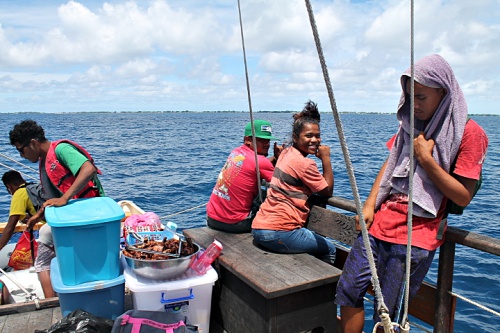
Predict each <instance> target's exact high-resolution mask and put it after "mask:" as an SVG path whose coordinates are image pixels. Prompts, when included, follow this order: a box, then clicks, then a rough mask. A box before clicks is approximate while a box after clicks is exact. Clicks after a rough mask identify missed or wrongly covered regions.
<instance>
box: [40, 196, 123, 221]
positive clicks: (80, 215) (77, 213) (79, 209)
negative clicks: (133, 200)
mask: <svg viewBox="0 0 500 333" xmlns="http://www.w3.org/2000/svg"><path fill="white" fill-rule="evenodd" d="M123 217H125V213H124V212H123V209H122V208H121V207H120V205H118V204H117V203H116V202H115V201H114V200H113V199H111V198H109V197H96V198H87V199H74V200H70V201H69V202H68V204H67V205H66V206H62V207H47V208H45V221H47V223H48V224H49V225H50V226H51V227H71V226H81V225H89V224H97V223H103V222H112V221H117V220H121V219H122V218H123Z"/></svg>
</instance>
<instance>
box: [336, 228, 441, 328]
mask: <svg viewBox="0 0 500 333" xmlns="http://www.w3.org/2000/svg"><path fill="white" fill-rule="evenodd" d="M369 238H370V246H371V248H372V252H373V257H374V260H375V266H376V267H377V275H378V279H379V283H380V288H381V291H382V296H383V298H384V303H385V305H386V306H387V308H388V310H389V314H390V316H391V320H392V321H393V322H396V321H399V319H400V318H399V317H400V315H402V311H403V308H402V306H403V299H404V292H405V291H404V290H405V289H404V288H405V272H406V271H405V267H406V245H397V244H392V243H388V242H384V241H381V240H378V239H376V238H374V237H372V236H369ZM435 253H436V251H428V250H424V249H421V248H418V247H412V250H411V268H410V274H411V279H410V300H411V299H412V298H413V296H415V294H416V293H417V291H418V289H419V288H420V284H421V283H422V281H423V280H424V278H425V275H426V274H427V271H428V270H429V267H430V266H431V264H432V260H433V258H434V254H435ZM371 277H372V274H371V271H370V266H369V262H368V258H367V256H366V252H365V249H364V245H363V238H362V235H361V234H360V235H359V236H358V238H357V239H356V240H355V241H354V244H353V246H352V248H351V252H350V253H349V256H348V257H347V260H346V262H345V265H344V268H343V270H342V275H341V277H340V280H339V282H338V285H337V295H336V298H335V303H336V304H338V305H340V306H349V307H354V308H361V307H363V306H364V301H363V297H364V296H365V294H366V290H367V289H368V287H369V286H370V284H371ZM377 307H378V302H377V299H376V297H375V305H374V309H377ZM400 312H401V313H400ZM373 320H374V321H375V322H378V321H380V319H379V316H378V314H377V313H376V311H374V315H373Z"/></svg>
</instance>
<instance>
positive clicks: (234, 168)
mask: <svg viewBox="0 0 500 333" xmlns="http://www.w3.org/2000/svg"><path fill="white" fill-rule="evenodd" d="M244 161H245V155H244V154H241V153H240V154H235V153H231V154H230V155H229V157H228V159H227V161H226V164H224V167H223V168H222V170H221V172H220V173H219V177H217V183H216V184H215V187H214V189H213V191H212V192H213V194H215V195H217V196H218V197H220V198H223V199H225V200H228V201H231V197H230V196H229V194H228V191H229V188H230V187H231V184H232V183H233V181H234V179H235V178H236V177H237V176H238V174H239V173H240V171H241V167H242V166H243V162H244Z"/></svg>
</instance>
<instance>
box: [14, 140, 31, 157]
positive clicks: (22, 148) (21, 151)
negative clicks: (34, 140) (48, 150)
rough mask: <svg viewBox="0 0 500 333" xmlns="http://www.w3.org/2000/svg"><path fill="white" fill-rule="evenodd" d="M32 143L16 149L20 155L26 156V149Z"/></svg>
mask: <svg viewBox="0 0 500 333" xmlns="http://www.w3.org/2000/svg"><path fill="white" fill-rule="evenodd" d="M30 143H31V141H30V142H28V143H27V144H25V145H23V146H21V147H16V149H17V151H18V152H19V154H24V148H26V147H28V146H29V145H30Z"/></svg>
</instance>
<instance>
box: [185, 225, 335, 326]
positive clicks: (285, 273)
mask: <svg viewBox="0 0 500 333" xmlns="http://www.w3.org/2000/svg"><path fill="white" fill-rule="evenodd" d="M184 234H185V235H186V236H187V237H190V238H192V239H193V241H194V242H196V243H198V244H199V245H201V246H203V247H207V246H208V245H209V244H210V243H212V241H213V240H214V239H217V240H218V241H220V242H221V243H222V244H223V245H224V249H223V251H222V255H221V256H220V257H219V259H218V260H217V262H216V265H215V266H216V269H217V271H218V273H219V279H218V281H217V282H216V283H215V286H214V290H213V294H212V308H211V311H212V314H211V319H212V321H211V326H210V332H223V331H225V332H228V333H240V332H256V333H259V332H283V333H291V332H305V331H312V330H314V331H317V332H323V331H324V332H336V324H337V322H336V313H337V307H336V305H335V304H334V302H333V299H334V297H335V287H336V283H337V281H338V279H339V277H340V274H341V271H340V270H339V269H337V268H335V267H333V266H331V265H328V264H327V263H325V262H323V261H321V260H319V259H316V258H315V257H313V256H311V255H308V254H276V253H271V252H269V251H266V250H263V249H261V248H259V247H257V246H256V245H254V244H253V237H252V235H251V234H230V233H225V232H220V231H216V230H213V229H210V228H208V227H204V228H197V229H189V230H184Z"/></svg>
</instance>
